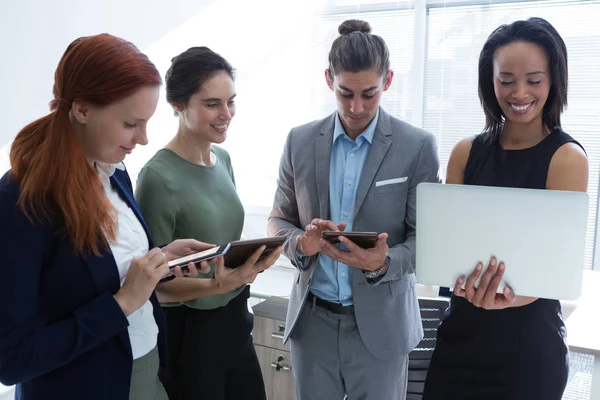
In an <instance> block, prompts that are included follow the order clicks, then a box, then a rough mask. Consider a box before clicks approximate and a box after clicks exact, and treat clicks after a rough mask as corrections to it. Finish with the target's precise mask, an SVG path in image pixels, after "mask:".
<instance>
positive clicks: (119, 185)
mask: <svg viewBox="0 0 600 400" xmlns="http://www.w3.org/2000/svg"><path fill="white" fill-rule="evenodd" d="M110 184H111V186H112V187H113V188H114V189H116V190H117V192H118V193H119V197H121V199H123V201H125V203H127V205H128V206H129V208H131V210H132V211H133V214H134V215H135V217H136V218H137V219H138V220H139V221H140V224H142V227H143V228H144V232H146V236H147V237H148V242H149V243H150V248H152V247H154V244H153V242H152V237H151V236H150V230H149V229H148V225H146V222H145V221H144V218H143V217H142V212H141V211H140V209H139V207H138V205H137V203H136V201H135V199H134V197H133V193H132V192H131V190H130V189H129V186H128V185H127V184H126V183H125V182H122V180H121V179H120V178H119V176H118V172H117V171H115V173H114V174H113V176H111V177H110Z"/></svg>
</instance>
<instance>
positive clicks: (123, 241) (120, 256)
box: [96, 163, 158, 360]
mask: <svg viewBox="0 0 600 400" xmlns="http://www.w3.org/2000/svg"><path fill="white" fill-rule="evenodd" d="M119 167H121V168H123V167H122V166H121V164H117V165H111V164H100V163H96V169H97V170H98V174H99V175H100V179H102V183H103V184H104V190H105V191H106V196H107V197H108V199H109V200H110V202H111V203H112V205H113V207H114V208H115V210H116V211H117V235H116V240H115V241H114V242H110V243H109V245H110V250H111V251H112V254H113V257H114V258H115V261H116V263H117V268H118V269H119V277H120V278H121V286H123V283H124V282H125V276H126V275H127V271H129V265H130V264H131V260H133V259H134V258H139V257H142V256H144V255H145V254H146V253H147V252H148V251H149V246H150V244H149V243H148V237H147V236H146V232H145V231H144V228H143V227H142V224H141V223H140V221H139V220H138V219H137V217H136V216H135V214H134V213H133V210H132V209H131V208H129V205H128V204H127V203H126V202H125V201H124V200H123V199H121V197H119V192H118V191H117V190H116V189H114V188H113V187H111V185H110V177H111V176H112V175H113V174H114V172H115V168H119ZM153 311H154V308H153V305H152V303H151V302H150V300H148V301H146V303H144V305H143V306H142V307H141V308H139V309H138V310H136V311H135V312H133V313H132V314H131V315H130V316H129V317H127V320H128V321H129V327H128V328H127V330H128V332H129V340H130V342H131V349H132V351H133V359H134V360H135V359H137V358H140V357H142V356H145V355H146V354H148V353H149V352H150V351H151V350H152V349H154V347H156V344H157V342H158V325H157V324H156V321H155V320H154V313H153Z"/></svg>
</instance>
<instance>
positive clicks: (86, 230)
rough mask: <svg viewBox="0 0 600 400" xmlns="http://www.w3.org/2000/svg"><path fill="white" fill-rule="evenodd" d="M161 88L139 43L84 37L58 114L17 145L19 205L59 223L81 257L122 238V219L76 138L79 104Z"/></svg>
mask: <svg viewBox="0 0 600 400" xmlns="http://www.w3.org/2000/svg"><path fill="white" fill-rule="evenodd" d="M161 83H162V80H161V78H160V74H159V73H158V70H157V69H156V67H155V66H154V64H152V62H150V60H149V59H148V57H146V55H144V54H143V53H141V52H140V51H139V50H138V49H137V48H136V47H135V46H134V45H133V44H131V43H129V42H127V41H125V40H123V39H120V38H118V37H115V36H111V35H108V34H101V35H95V36H89V37H84V38H80V39H77V40H75V41H74V42H73V43H71V44H70V45H69V47H68V48H67V50H66V51H65V53H64V54H63V56H62V58H61V60H60V62H59V64H58V67H57V68H56V73H55V75H54V88H53V93H54V100H52V102H51V103H50V108H51V110H52V112H51V113H50V114H49V115H47V116H45V117H42V118H40V119H38V120H36V121H34V122H32V123H30V124H29V125H27V126H26V127H25V128H23V129H22V130H21V132H19V134H18V135H17V137H16V138H15V140H14V142H13V144H12V147H11V150H10V163H11V168H12V171H11V172H12V175H13V176H14V177H15V178H16V179H18V180H19V181H20V186H21V187H20V189H21V192H20V197H19V206H20V207H21V209H22V210H23V212H24V213H25V214H26V215H27V217H28V218H29V219H30V220H31V221H32V222H34V220H36V219H37V220H40V221H42V220H53V221H56V218H59V219H58V220H59V221H61V223H62V224H64V233H65V234H66V235H67V237H68V238H69V239H70V241H71V244H72V246H73V248H74V250H75V251H76V252H77V253H79V254H85V253H89V252H92V253H94V254H99V253H100V249H101V248H106V246H107V245H108V242H107V240H114V239H115V234H116V221H115V219H114V215H113V208H112V206H111V204H110V202H109V200H108V199H107V197H106V194H105V192H104V188H103V186H102V182H101V180H100V178H99V176H98V173H97V171H96V170H95V168H94V167H93V166H92V165H90V164H89V162H88V161H87V160H86V158H85V156H84V153H83V149H82V147H81V144H80V143H79V140H78V138H77V136H76V134H75V130H74V128H73V125H72V123H71V120H70V117H69V111H70V108H71V104H72V103H73V101H75V100H79V101H84V102H87V103H89V104H92V105H94V106H99V107H101V106H106V105H109V104H111V103H113V102H115V101H118V100H121V99H123V98H125V97H128V96H129V95H132V94H133V93H135V92H136V91H137V90H138V89H140V88H142V87H144V86H148V85H160V84H161Z"/></svg>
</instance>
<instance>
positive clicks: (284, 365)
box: [254, 345, 296, 400]
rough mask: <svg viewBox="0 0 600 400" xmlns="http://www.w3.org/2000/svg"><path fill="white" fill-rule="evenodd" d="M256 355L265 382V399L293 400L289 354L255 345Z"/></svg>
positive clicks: (294, 395) (292, 380)
mask: <svg viewBox="0 0 600 400" xmlns="http://www.w3.org/2000/svg"><path fill="white" fill-rule="evenodd" d="M254 348H255V349H256V355H257V356H258V362H259V363H260V369H261V371H262V374H263V379H264V381H265V387H266V390H267V398H268V399H273V400H295V399H296V394H295V388H294V376H293V375H292V359H291V356H290V353H289V352H287V351H281V350H277V349H272V348H269V347H264V346H260V345H255V346H254Z"/></svg>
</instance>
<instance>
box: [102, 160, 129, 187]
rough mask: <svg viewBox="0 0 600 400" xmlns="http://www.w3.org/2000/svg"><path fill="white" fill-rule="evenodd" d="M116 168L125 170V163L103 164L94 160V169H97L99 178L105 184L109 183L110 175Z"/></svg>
mask: <svg viewBox="0 0 600 400" xmlns="http://www.w3.org/2000/svg"><path fill="white" fill-rule="evenodd" d="M117 169H118V170H120V171H125V165H123V163H118V164H105V163H101V162H96V171H98V175H100V179H101V180H102V183H104V185H105V186H107V185H110V177H111V176H113V174H114V173H115V171H116V170H117Z"/></svg>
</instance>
